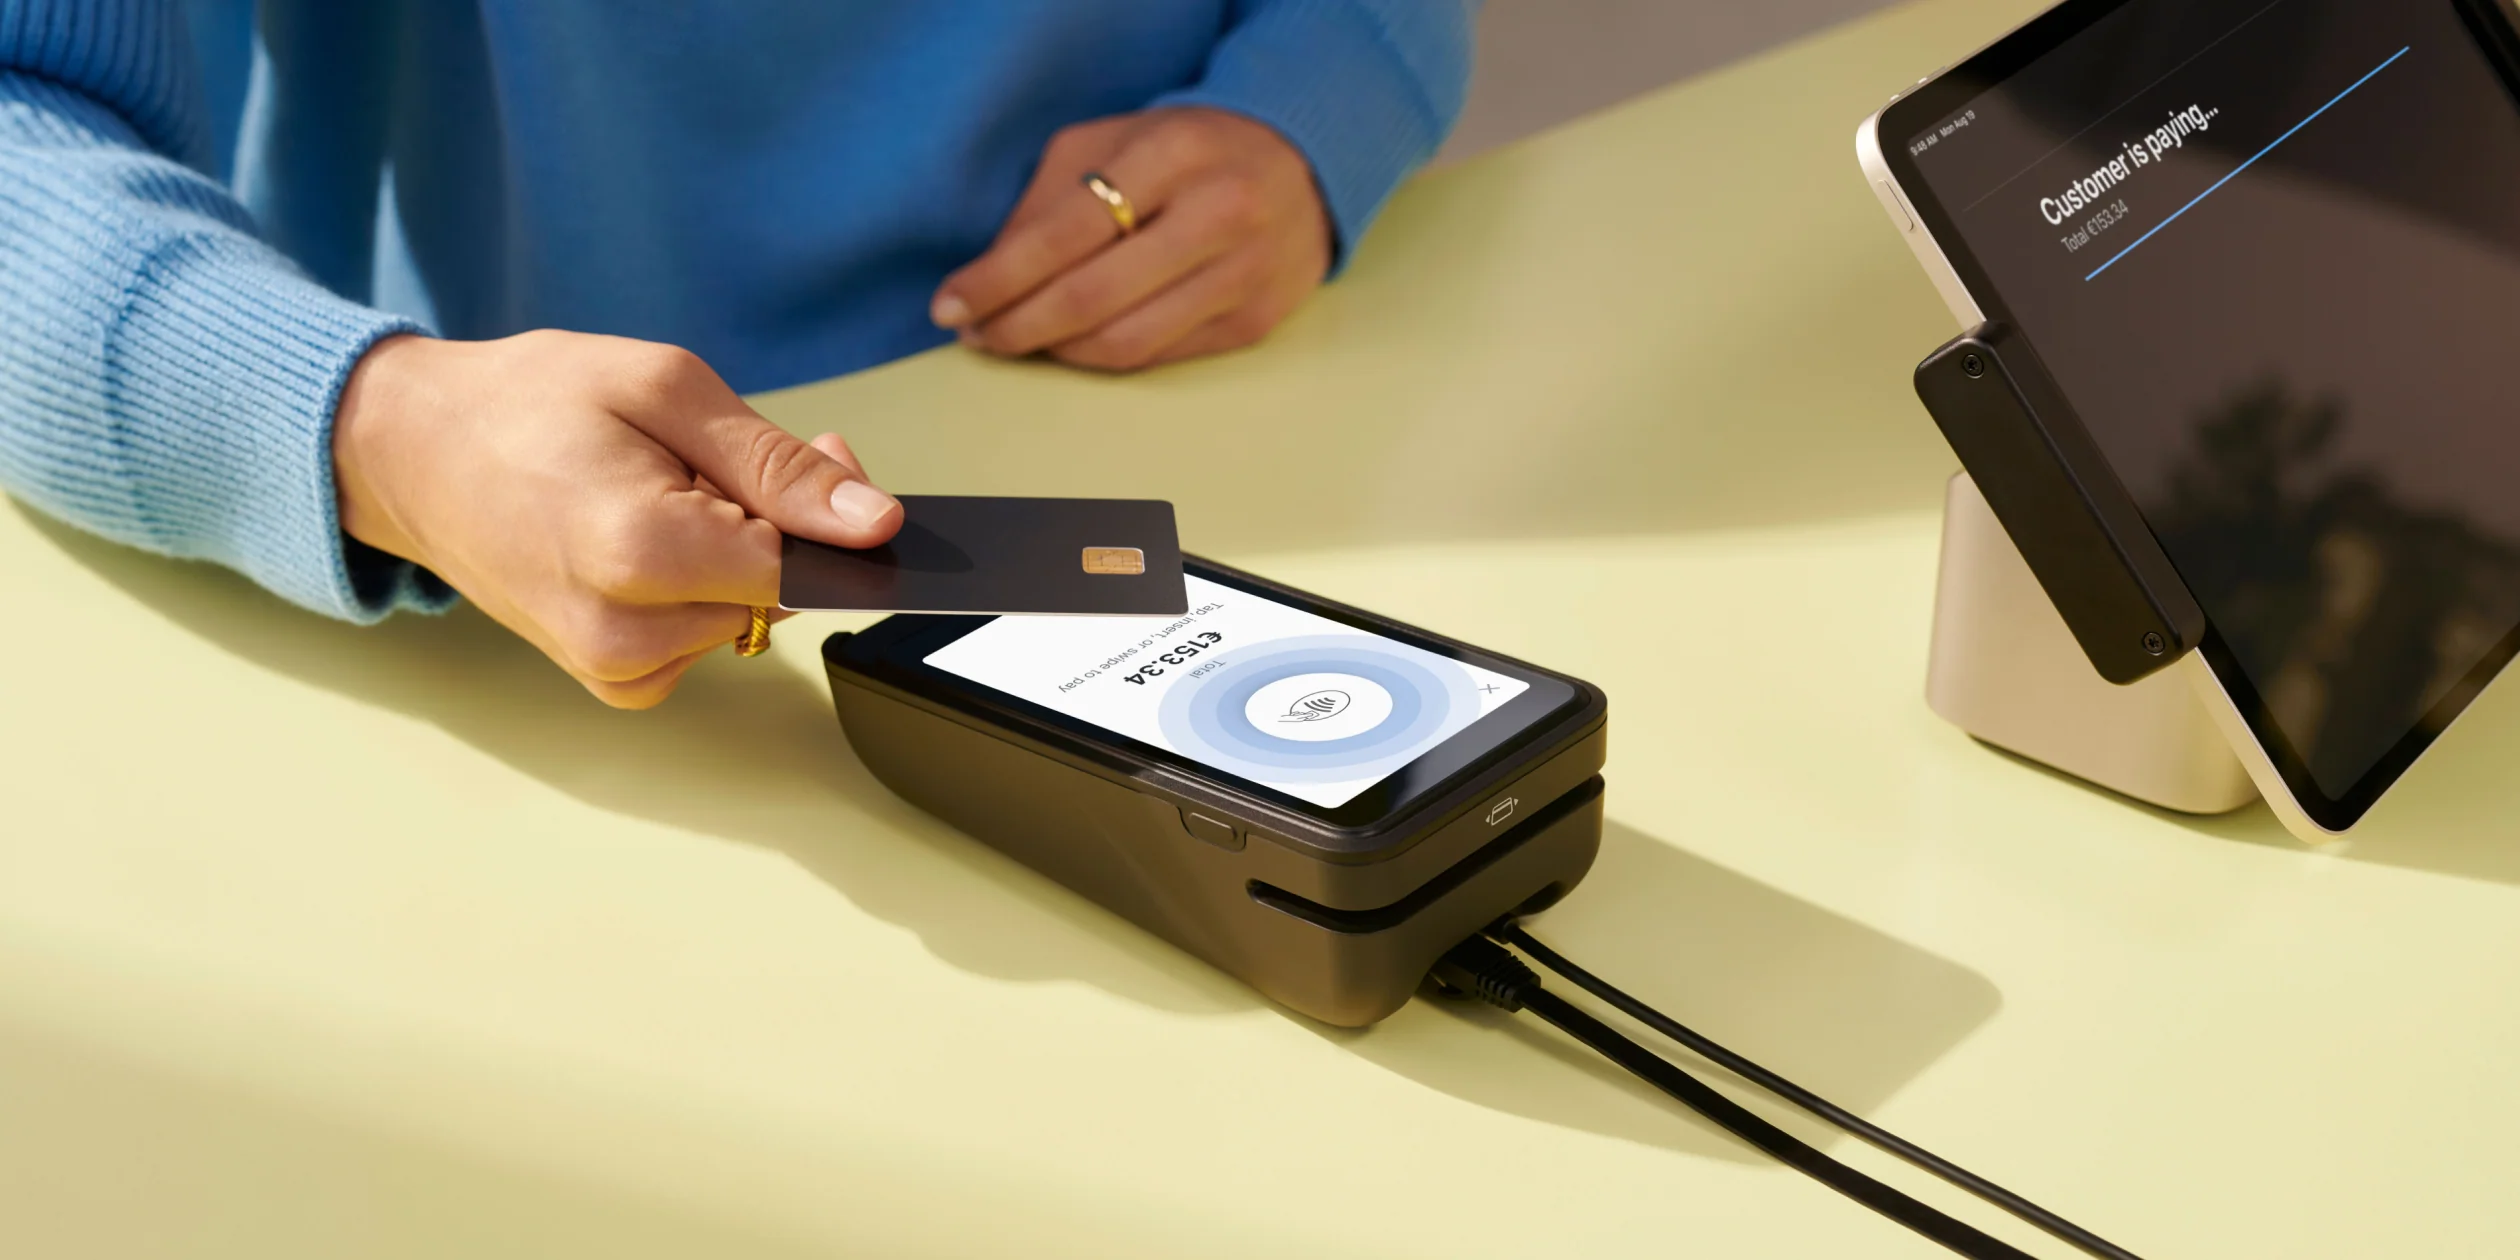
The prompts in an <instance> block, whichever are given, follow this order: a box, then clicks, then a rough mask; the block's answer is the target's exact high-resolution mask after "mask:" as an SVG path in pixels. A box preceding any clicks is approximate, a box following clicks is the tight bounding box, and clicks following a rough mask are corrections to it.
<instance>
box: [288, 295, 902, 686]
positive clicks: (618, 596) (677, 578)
mask: <svg viewBox="0 0 2520 1260" xmlns="http://www.w3.org/2000/svg"><path fill="white" fill-rule="evenodd" d="M333 464H334V468H335V471H336V473H337V476H338V480H339V483H340V498H341V522H342V528H343V530H344V531H346V532H347V533H348V534H349V535H350V536H351V537H353V538H356V539H358V540H359V541H361V542H364V543H367V544H368V545H370V546H372V547H376V548H378V549H379V550H382V551H386V552H390V553H392V554H394V555H397V556H401V557H402V558H404V559H406V560H410V561H412V562H414V563H416V564H419V565H421V566H422V567H424V568H427V569H428V570H429V571H431V572H433V573H435V574H437V575H438V576H439V577H442V578H444V579H446V581H447V582H448V583H449V584H451V585H453V586H454V588H455V589H456V590H458V591H461V592H463V593H464V595H465V597H466V598H468V599H470V600H472V601H473V602H474V603H475V604H478V605H480V607H481V609H482V610H483V611H484V612H487V613H489V614H490V615H491V616H492V617H495V618H497V619H498V620H499V621H500V622H501V623H502V624H504V625H506V626H507V627H508V628H509V629H511V630H514V631H515V632H516V633H518V634H519V635H522V636H524V638H525V639H526V640H527V641H529V642H531V643H532V644H533V645H534V646H535V647H538V648H540V649H542V651H543V653H544V654H545V655H547V656H549V657H550V658H551V659H552V660H554V661H556V662H558V663H559V665H560V667H561V668H562V669H565V670H567V671H568V672H569V673H570V674H571V675H573V676H574V677H576V678H577V680H578V681H579V682H581V683H584V684H585V685H586V689H587V690H588V691H591V692H593V693H595V695H596V697H597V698H598V699H601V700H602V701H604V702H605V703H606V704H610V705H615V706H618V707H621V708H646V707H648V706H650V705H653V704H656V703H657V702H659V701H661V700H663V699H664V698H665V697H666V696H667V695H668V694H669V693H671V692H672V691H673V689H674V684H675V683H677V682H679V681H681V679H682V675H683V672H684V671H685V670H688V669H689V668H691V665H692V663H693V662H694V661H696V660H698V659H699V658H700V657H701V656H702V655H704V654H705V653H707V652H709V651H711V650H712V649H714V648H718V647H721V646H724V645H725V644H727V643H730V642H732V641H733V640H734V639H735V638H736V637H737V636H739V635H741V634H742V633H743V632H744V630H745V629H746V627H747V625H748V622H749V616H750V614H749V613H748V612H747V608H748V607H751V606H764V607H775V606H776V605H777V604H778V598H779V535H780V534H781V533H782V532H786V533H790V534H795V535H797V536H799V537H803V538H811V539H815V540H818V541H821V542H827V543H833V544H836V545H839V546H844V547H871V546H874V545H876V544H878V543H881V542H884V541H885V540H887V539H889V538H891V537H892V536H893V534H894V532H895V531H897V530H899V529H900V528H901V505H900V503H898V502H897V501H895V500H894V499H893V497H892V496H891V495H888V494H886V493H884V492H883V491H881V490H878V489H876V488H875V487H874V486H873V485H871V484H869V483H868V482H867V479H866V471H865V469H863V468H861V467H860V466H859V465H858V462H857V458H856V456H854V455H852V454H851V453H850V452H849V448H848V446H847V444H845V443H843V442H842V441H841V440H840V439H839V438H838V437H835V436H831V435H828V434H826V435H824V436H822V437H819V438H816V439H814V441H813V443H812V444H810V445H809V444H807V443H804V442H800V441H798V440H797V439H796V438H794V437H791V436H789V435H788V434H787V433H786V432H785V431H783V430H781V429H779V428H778V427H777V426H775V425H773V424H771V423H770V422H769V421H767V420H764V419H762V418H761V416H760V414H759V413H757V412H755V411H754V410H753V409H752V408H750V407H748V406H745V405H744V402H743V400H742V399H740V398H738V397H736V396H735V392H734V391H733V390H731V389H729V388H727V386H726V383H725V382H724V381H721V380H719V379H718V376H717V373H715V372H712V371H710V370H709V367H708V365H707V364H705V363H702V362H701V361H700V360H699V358H698V357H697V356H694V355H692V354H691V353H689V352H688V351H684V350H678V349H675V348H673V347H671V346H661V345H655V344H652V343H648V342H641V341H629V340H625V339H622V338H618V337H595V336H587V335H583V334H578V333H563V332H532V333H526V334H523V335H521V336H516V337H509V338H506V339H505V340H501V341H480V342H458V341H435V340H430V339H427V338H422V337H412V336H404V337H394V338H389V339H387V340H385V341H383V342H380V343H378V344H377V345H376V346H375V347H374V348H373V349H371V350H369V351H368V353H367V356H366V357H365V358H363V359H361V360H360V361H359V366H358V367H357V368H356V369H355V370H354V371H353V372H352V373H351V376H350V381H349V384H348V385H347V387H345V388H344V390H343V391H342V396H341V403H340V405H339V407H338V408H337V410H336V412H335V420H334V432H333Z"/></svg>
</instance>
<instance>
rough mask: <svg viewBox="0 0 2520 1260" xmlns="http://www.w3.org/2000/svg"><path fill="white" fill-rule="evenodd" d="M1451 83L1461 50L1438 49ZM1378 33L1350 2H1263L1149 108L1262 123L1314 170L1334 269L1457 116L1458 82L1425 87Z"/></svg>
mask: <svg viewBox="0 0 2520 1260" xmlns="http://www.w3.org/2000/svg"><path fill="white" fill-rule="evenodd" d="M1433 59H1434V60H1435V61H1436V62H1438V63H1439V65H1442V64H1443V63H1447V62H1450V61H1460V62H1463V63H1464V64H1462V65H1459V66H1448V65H1446V66H1444V68H1443V69H1442V70H1441V71H1439V72H1441V73H1446V74H1448V77H1450V78H1453V79H1459V78H1462V77H1464V76H1466V73H1467V66H1466V59H1467V49H1466V45H1465V46H1464V47H1463V48H1462V49H1460V50H1453V49H1443V50H1437V51H1436V54H1435V57H1434V58H1433ZM1411 61H1412V59H1411V58H1409V57H1408V56H1406V55H1404V54H1403V52H1402V50H1401V49H1400V47H1399V46H1398V44H1397V43H1396V42H1395V40H1394V38H1393V35H1392V32H1391V31H1389V30H1388V29H1386V28H1385V26H1384V25H1383V21H1382V19H1381V17H1380V16H1379V15H1377V14H1376V13H1374V12H1372V11H1370V10H1369V9H1368V8H1367V7H1365V6H1361V5H1359V4H1358V3H1356V2H1355V0H1277V2H1276V3H1272V4H1269V5H1267V6H1264V7H1258V8H1256V9H1255V11H1254V12H1253V13H1252V14H1251V16H1250V18H1249V19H1248V20H1246V21H1245V22H1243V23H1242V24H1241V25H1238V26H1236V27H1235V28H1234V29H1233V30H1232V31H1231V32H1230V33H1229V34H1228V35H1227V36H1226V37H1225V39H1224V41H1223V42H1222V43H1220V44H1219V45H1218V46H1217V49H1216V51H1215V53H1214V55H1213V56H1212V57H1211V58H1210V59H1209V61H1208V67H1207V74H1206V76H1205V77H1204V78H1203V79H1201V80H1200V82H1198V83H1197V84H1196V85H1194V86H1192V87H1189V88H1186V89H1183V90H1182V91H1179V92H1174V93H1169V94H1167V95H1165V96H1163V97H1161V98H1159V99H1158V100H1157V101H1156V102H1155V104H1156V105H1158V106H1164V105H1205V106H1212V107H1214V108H1217V109H1225V110H1231V111H1233V112H1234V113H1238V114H1242V115H1245V116H1246V117H1249V118H1252V119H1254V120H1257V121H1259V122H1262V123H1266V124H1268V125H1269V126H1270V127H1271V128H1273V129H1275V130H1276V131H1277V132H1278V134H1280V135H1282V136H1285V137H1286V139H1287V141H1288V143H1291V144H1293V145H1294V146H1295V148H1296V149H1297V150H1298V151H1299V152H1301V153H1302V154H1303V155H1304V158H1305V160H1306V161H1308V162H1310V163H1311V164H1312V170H1313V180H1314V182H1315V183H1316V184H1318V185H1319V186H1320V188H1321V196H1322V200H1323V202H1324V203H1326V205H1327V207H1328V209H1329V211H1330V220H1331V224H1332V226H1333V228H1334V229H1335V230H1336V233H1337V240H1336V242H1334V247H1335V253H1334V255H1333V262H1332V264H1331V271H1332V273H1333V274H1335V273H1336V272H1337V271H1338V270H1339V269H1340V268H1342V267H1344V266H1345V265H1346V263H1347V257H1348V253H1349V251H1350V250H1351V249H1353V248H1354V247H1355V244H1356V241H1357V240H1358V239H1359V238H1360V237H1362V236H1363V235H1364V233H1365V229H1366V228H1367V227H1368V226H1369V225H1371V224H1372V223H1373V221H1374V216H1375V215H1376V214H1377V213H1379V212H1380V211H1381V210H1382V206H1383V202H1384V201H1386V200H1388V199H1389V198H1390V196H1391V193H1392V190H1393V189H1395V188H1398V187H1399V186H1400V181H1401V180H1403V179H1405V178H1407V177H1408V175H1409V173H1410V172H1411V171H1413V170H1415V169H1416V168H1417V167H1418V166H1419V165H1420V164H1422V163H1424V162H1425V161H1426V160H1427V159H1428V158H1431V157H1433V156H1434V155H1435V150H1436V147H1437V146H1438V145H1440V144H1442V143H1443V139H1444V135H1445V133H1446V132H1447V131H1449V130H1450V129H1451V127H1452V122H1453V118H1454V116H1455V114H1456V113H1458V111H1459V104H1458V101H1457V100H1453V101H1452V102H1451V103H1450V104H1447V103H1445V100H1444V99H1439V98H1453V97H1457V96H1458V93H1459V91H1460V84H1459V83H1457V82H1452V83H1436V84H1430V83H1428V82H1427V81H1426V80H1425V78H1424V77H1422V75H1421V72H1420V68H1419V67H1417V66H1414V65H1412V64H1411Z"/></svg>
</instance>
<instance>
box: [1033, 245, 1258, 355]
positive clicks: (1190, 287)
mask: <svg viewBox="0 0 2520 1260" xmlns="http://www.w3.org/2000/svg"><path fill="white" fill-rule="evenodd" d="M1264 278H1265V277H1264V273H1263V272H1262V269H1261V268H1260V267H1259V265H1258V264H1257V263H1255V262H1254V261H1253V260H1252V259H1251V258H1250V257H1249V251H1242V252H1237V253H1234V254H1229V255H1227V256H1225V257H1223V258H1219V259H1216V260H1214V261H1212V262H1209V263H1208V264H1207V265H1205V266H1203V267H1201V268H1199V269H1198V270H1197V271H1194V272H1192V273H1190V274H1189V275H1188V276H1185V277H1183V278H1182V279H1181V280H1179V281H1177V282H1175V283H1174V284H1173V285H1172V287H1170V288H1167V289H1165V290H1164V291H1163V292H1161V293H1158V294H1156V295H1155V296H1154V297H1151V298H1148V299H1147V300H1146V301H1145V302H1142V303H1140V304H1139V305H1138V306H1137V307H1135V308H1134V309H1131V310H1129V311H1127V312H1124V313H1123V314H1121V315H1120V316H1119V317H1117V318H1115V319H1113V320H1111V321H1110V322H1109V323H1106V324H1104V325H1102V326H1101V327H1099V328H1096V329H1094V330H1093V331H1092V332H1089V333H1086V334H1085V335H1083V336H1081V337H1077V338H1074V339H1072V340H1069V341H1066V342H1063V343H1061V344H1060V345H1058V346H1056V347H1054V348H1052V350H1051V351H1050V354H1051V357H1052V358H1055V359H1057V360H1059V361H1060V362H1062V363H1069V364H1073V365H1075V366H1077V367H1086V368H1098V369H1100V370H1102V371H1106V372H1127V371H1132V370H1134V369H1137V368H1141V367H1146V366H1148V365H1150V364H1153V363H1155V362H1157V361H1158V359H1159V358H1160V356H1162V355H1163V354H1164V352H1165V351H1166V350H1168V349H1170V348H1171V347H1172V346H1173V344H1174V343H1176V342H1178V341H1180V340H1181V339H1182V338H1183V337H1186V336H1188V335H1189V334H1190V333H1191V332H1192V331H1193V330H1195V329H1198V328H1200V327H1202V326H1203V325H1206V324H1207V323H1209V322H1210V321H1212V320H1215V319H1218V318H1220V317H1222V316H1224V315H1225V314H1226V313H1228V312H1230V311H1234V310H1236V309H1238V308H1240V307H1242V306H1243V305H1245V304H1246V302H1247V301H1248V300H1249V298H1250V297H1251V295H1252V294H1253V293H1254V292H1255V291H1256V290H1257V289H1258V288H1259V287H1260V285H1261V283H1262V282H1263V280H1264Z"/></svg>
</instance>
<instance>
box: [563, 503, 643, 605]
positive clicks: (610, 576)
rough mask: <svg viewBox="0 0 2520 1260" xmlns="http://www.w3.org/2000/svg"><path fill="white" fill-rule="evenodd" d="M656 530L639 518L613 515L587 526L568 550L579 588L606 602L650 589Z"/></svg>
mask: <svg viewBox="0 0 2520 1260" xmlns="http://www.w3.org/2000/svg"><path fill="white" fill-rule="evenodd" d="M655 542H656V538H655V530H654V529H653V528H652V527H651V525H650V524H649V523H648V522H647V521H646V520H645V519H644V518H642V517H641V516H640V515H638V514H636V513H632V512H614V513H611V514H609V515H607V516H604V517H601V518H598V519H596V520H594V521H592V522H590V523H588V524H587V525H586V526H585V527H584V530H583V532H582V533H581V534H580V536H579V537H578V539H577V542H576V545H575V546H574V547H572V548H571V556H570V569H571V571H572V573H573V574H574V575H575V576H576V578H577V582H578V585H579V586H581V587H583V588H584V589H585V590H587V591H589V592H592V593H593V594H595V595H598V596H601V597H605V598H627V597H631V596H635V595H638V594H640V593H642V592H643V591H645V589H646V588H647V586H648V585H649V581H650V578H651V574H650V571H649V570H650V558H651V557H652V556H653V555H654V554H655V551H654V544H655Z"/></svg>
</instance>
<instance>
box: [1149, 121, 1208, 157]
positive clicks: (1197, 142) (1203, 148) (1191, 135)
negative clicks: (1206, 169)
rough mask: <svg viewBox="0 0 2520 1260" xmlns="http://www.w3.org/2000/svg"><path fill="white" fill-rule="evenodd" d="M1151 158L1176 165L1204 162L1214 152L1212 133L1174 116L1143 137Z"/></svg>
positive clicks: (1205, 128) (1196, 123)
mask: <svg viewBox="0 0 2520 1260" xmlns="http://www.w3.org/2000/svg"><path fill="white" fill-rule="evenodd" d="M1146 145H1147V147H1148V149H1150V150H1151V151H1152V152H1153V155H1154V157H1155V160H1156V161H1158V162H1160V163H1162V164H1164V165H1166V166H1172V167H1176V168H1187V167H1199V166H1204V165H1206V164H1207V163H1208V162H1210V161H1211V160H1213V159H1214V158H1215V156H1216V151H1217V143H1216V137H1215V135H1214V133H1213V132H1211V131H1210V130H1209V129H1208V128H1207V127H1204V126H1201V125H1200V124H1199V123H1198V122H1197V121H1195V120H1193V119H1186V118H1177V119H1174V120H1172V121H1170V122H1167V123H1165V124H1163V125H1162V126H1160V127H1157V128H1155V130H1154V131H1153V132H1152V133H1150V134H1149V135H1148V136H1147V138H1146Z"/></svg>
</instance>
